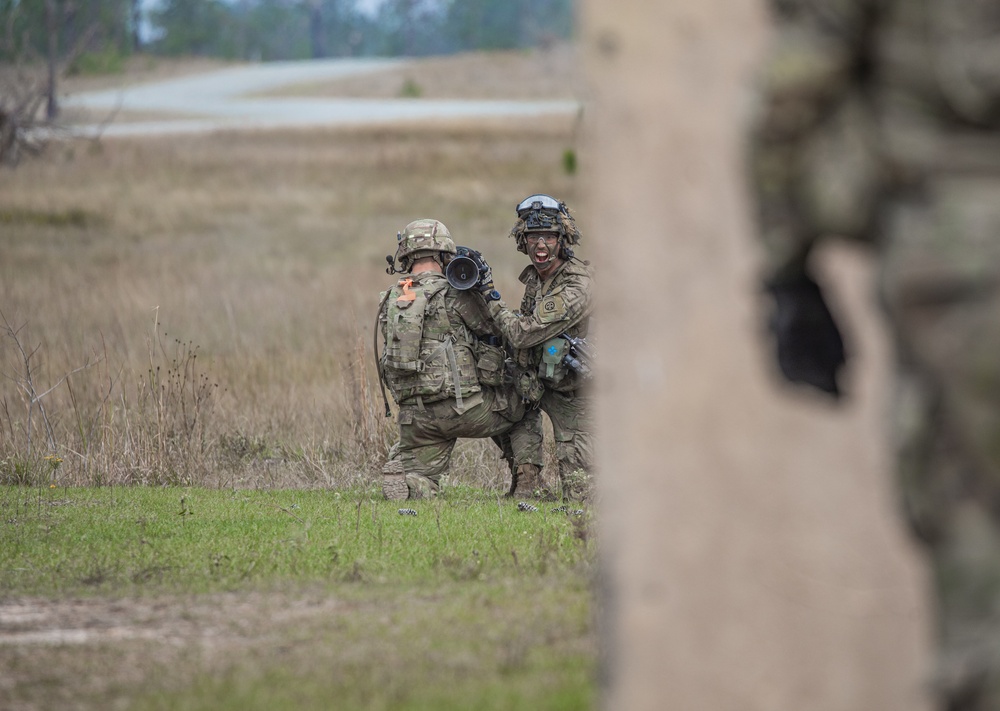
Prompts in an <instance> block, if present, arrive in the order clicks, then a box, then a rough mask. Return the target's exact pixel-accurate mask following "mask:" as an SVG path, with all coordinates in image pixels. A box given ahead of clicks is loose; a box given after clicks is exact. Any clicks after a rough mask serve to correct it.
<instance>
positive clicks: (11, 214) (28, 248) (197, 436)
mask: <svg viewBox="0 0 1000 711" xmlns="http://www.w3.org/2000/svg"><path fill="white" fill-rule="evenodd" d="M520 59H521V60H522V61H529V60H530V57H521V58H520ZM476 61H478V60H473V64H475V62H476ZM535 61H537V62H541V63H542V64H543V65H544V64H545V63H546V62H549V61H550V55H547V54H546V55H537V56H536V57H535ZM428 66H430V67H431V68H432V71H431V72H430V74H428V78H427V79H426V80H425V79H423V78H422V76H421V75H420V74H419V72H418V73H417V74H415V75H414V77H415V79H414V81H417V82H425V81H426V83H427V85H428V86H431V85H433V81H434V80H432V79H431V77H432V76H438V74H439V72H438V68H437V65H435V64H434V63H432V62H428ZM560 66H561V67H562V69H561V71H563V72H564V75H565V77H566V81H567V82H570V81H573V75H572V64H565V63H563V64H560ZM154 70H155V71H154ZM151 71H153V73H154V74H155V75H157V76H160V75H163V74H164V72H167V73H169V70H167V69H164V68H162V67H154V68H153V70H151ZM501 74H502V73H501ZM142 76H143V75H142V73H141V72H139V73H138V74H136V75H135V76H134V77H133V79H135V80H140V79H141V78H142ZM497 76H500V75H497ZM532 76H537V77H548V78H546V79H544V81H546V82H548V81H551V74H549V73H546V72H545V71H537V72H521V73H515V74H513V75H512V76H511V82H512V83H511V86H510V87H508V89H509V93H505V88H504V87H503V86H500V85H499V84H495V85H494V88H493V89H491V92H495V95H496V96H497V97H503V96H508V95H515V96H517V95H519V94H518V92H523V91H524V90H525V86H526V85H525V82H526V81H530V80H531V77H532ZM494 79H496V76H495V77H494ZM69 88H70V89H72V88H73V87H72V84H71V85H70V86H69ZM86 88H92V87H91V86H89V85H88V86H87V87H86ZM520 95H523V94H520ZM575 140H576V125H575V121H574V120H571V119H549V120H545V121H537V120H534V121H529V120H523V121H497V122H494V123H492V124H490V123H485V124H484V123H482V122H477V123H475V124H464V125H463V124H448V125H443V124H435V125H424V126H414V127H400V128H378V129H350V130H312V131H273V132H245V133H217V134H210V135H197V136H183V137H170V138H166V137H163V138H159V137H156V138H144V139H128V140H125V139H115V140H110V139H105V140H103V141H99V142H85V141H67V142H61V143H54V144H52V145H50V146H49V148H48V150H47V151H46V152H45V154H43V155H42V156H41V157H40V158H37V159H34V160H32V161H29V162H26V163H24V164H22V165H21V166H20V167H19V168H17V169H16V170H14V171H12V170H4V171H2V172H0V255H2V258H0V311H2V321H0V328H2V332H0V335H2V341H0V342H2V344H3V345H2V350H0V357H2V365H0V367H2V373H3V376H4V377H3V378H2V380H0V431H2V434H0V480H3V481H5V482H17V481H24V482H28V481H31V482H34V483H38V481H39V479H40V478H42V479H46V480H47V479H52V480H53V481H54V482H55V483H59V484H90V483H109V482H120V483H160V482H167V483H197V484H206V485H227V486H228V485H232V486H264V485H275V484H280V485H282V486H340V485H347V484H351V483H356V482H357V481H358V480H359V479H360V480H367V479H368V478H370V477H373V476H374V475H375V474H377V472H378V471H379V466H380V462H381V460H382V458H384V454H385V449H386V446H387V445H388V444H389V443H391V440H392V422H393V421H392V420H386V419H385V418H384V417H383V416H382V412H381V411H382V405H381V402H380V395H379V394H378V392H377V380H376V378H375V376H374V368H373V365H372V364H373V360H372V328H373V320H374V316H375V310H376V305H377V302H378V295H379V291H380V290H383V289H385V288H387V286H388V285H389V284H390V283H391V281H392V278H391V277H389V276H387V275H386V274H385V272H384V268H385V255H386V254H389V253H392V252H393V251H394V249H395V247H394V244H395V235H396V231H397V230H399V229H401V228H402V227H403V226H404V225H405V224H406V223H407V222H409V221H410V220H413V219H416V218H420V217H434V218H437V219H440V220H442V221H443V222H445V224H447V225H448V226H449V228H450V229H451V231H452V233H453V234H454V235H455V237H456V241H457V242H458V243H459V244H467V245H470V246H474V247H476V248H477V249H481V250H482V251H483V252H484V253H485V255H486V256H487V257H488V258H489V260H490V262H491V264H492V265H493V266H494V270H495V272H496V273H497V275H498V277H497V282H498V286H499V287H500V289H501V291H502V292H503V293H504V294H505V296H507V297H508V298H509V299H511V300H512V301H513V302H515V303H516V302H517V300H518V299H519V297H520V291H521V290H520V284H518V283H517V281H516V275H517V273H518V272H519V271H520V269H521V267H522V266H523V264H524V261H523V255H520V254H518V253H517V252H516V251H515V248H514V245H513V242H512V241H511V240H509V239H507V232H508V230H509V228H510V225H511V224H512V218H513V216H514V211H513V207H514V205H515V204H516V203H517V201H518V200H520V199H521V198H522V197H524V195H526V194H529V193H531V192H534V191H544V192H551V193H553V194H556V195H559V196H560V197H563V198H564V199H566V200H567V201H568V202H569V203H570V204H571V205H575V204H578V188H577V183H576V179H575V177H574V176H572V175H568V174H567V173H566V172H565V171H564V169H563V165H562V159H563V153H564V151H566V150H567V149H569V148H573V147H574V142H575ZM580 212H581V215H580V217H581V222H582V223H583V224H585V223H586V214H585V210H581V211H580ZM585 250H586V246H585V247H584V251H585ZM31 393H34V399H33V398H32V396H31ZM50 455H54V456H57V457H58V458H60V459H61V460H62V462H61V463H58V467H56V466H55V465H54V464H53V461H54V460H52V459H49V460H45V459H44V457H46V456H50ZM457 465H458V466H456V468H455V470H456V471H455V476H456V477H466V480H470V478H471V481H473V482H474V483H479V484H483V485H487V486H501V485H502V477H503V474H502V470H501V468H500V467H499V465H498V462H497V460H496V457H495V455H494V454H493V452H492V450H491V448H490V447H486V446H483V445H481V444H474V443H471V444H469V445H467V446H464V447H463V448H462V449H461V451H460V456H459V459H458V462H457Z"/></svg>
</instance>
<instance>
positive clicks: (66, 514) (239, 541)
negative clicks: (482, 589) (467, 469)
mask: <svg viewBox="0 0 1000 711" xmlns="http://www.w3.org/2000/svg"><path fill="white" fill-rule="evenodd" d="M404 505H405V507H406V508H410V509H413V510H415V511H416V512H417V515H416V516H409V515H401V514H399V513H398V511H399V509H400V508H402V507H403V506H404ZM554 507H555V504H551V505H548V506H547V507H546V506H545V505H543V506H541V507H540V508H539V511H538V512H537V513H525V512H521V511H518V510H517V507H516V504H514V503H513V502H510V501H506V500H501V499H498V498H497V497H496V496H491V495H490V494H489V493H487V492H483V491H481V490H476V489H471V488H467V487H459V488H453V489H450V490H448V492H447V494H446V495H444V496H442V497H440V498H438V499H436V500H429V501H406V502H402V504H401V503H400V502H391V501H385V500H383V499H382V496H381V493H380V492H379V491H378V490H377V489H372V490H348V491H325V490H324V491H316V490H294V491H292V490H270V491H229V490H212V489H199V488H170V487H156V488H154V487H108V488H79V489H61V488H27V487H9V486H8V487H3V488H0V519H2V528H0V540H2V546H0V570H3V571H5V572H4V575H3V577H2V579H0V592H2V593H6V594H28V595H67V594H73V595H79V594H88V593H92V592H115V593H117V594H124V593H130V594H136V593H140V592H143V591H147V590H151V591H154V592H156V591H166V592H171V593H178V592H183V593H204V592H218V591H229V590H239V589H243V588H247V587H259V586H262V585H263V586H267V585H273V584H277V583H283V582H288V581H293V582H300V583H312V582H329V581H335V582H336V581H345V582H368V583H375V584H382V583H391V584H396V583H406V584H428V583H439V582H441V581H447V580H477V581H490V580H496V579H502V578H504V577H505V576H512V575H513V576H530V575H545V574H546V573H548V572H550V571H553V570H555V571H558V570H574V569H575V568H577V567H579V566H586V565H589V563H590V560H591V550H590V543H589V541H588V538H589V534H588V528H587V526H588V522H587V515H586V514H585V515H584V516H575V517H574V516H567V515H565V514H564V513H561V512H556V513H552V509H553V508H554Z"/></svg>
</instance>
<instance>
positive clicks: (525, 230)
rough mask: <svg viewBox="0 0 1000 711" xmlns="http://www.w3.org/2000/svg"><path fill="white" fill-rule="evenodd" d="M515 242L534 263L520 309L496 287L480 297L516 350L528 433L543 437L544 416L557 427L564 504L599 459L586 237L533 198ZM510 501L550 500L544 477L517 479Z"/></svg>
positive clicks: (559, 207)
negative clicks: (582, 244)
mask: <svg viewBox="0 0 1000 711" xmlns="http://www.w3.org/2000/svg"><path fill="white" fill-rule="evenodd" d="M510 236H512V237H514V239H515V241H516V242H517V250H518V251H519V252H524V253H525V254H527V255H528V258H529V259H530V260H531V264H530V265H529V266H527V267H525V269H524V271H522V272H521V275H520V277H519V279H520V280H521V282H522V283H523V284H524V297H523V298H522V300H521V308H520V310H519V311H510V310H509V309H508V308H507V307H506V305H505V304H504V302H503V301H501V300H500V294H499V293H497V292H496V291H495V290H494V289H493V284H492V283H489V284H484V285H483V286H482V287H481V289H480V293H482V294H483V296H484V298H485V300H486V305H487V308H488V309H489V313H490V315H491V316H492V317H493V319H494V320H495V322H496V324H497V327H498V328H499V330H500V333H501V334H502V335H503V337H504V339H505V340H506V341H507V342H508V343H509V344H510V345H511V346H512V347H513V348H514V360H515V369H516V370H515V380H514V387H515V388H516V390H517V392H518V393H519V394H520V395H521V397H522V398H523V399H524V400H525V402H527V403H529V405H528V406H529V408H531V409H530V410H529V412H528V413H527V414H526V416H525V422H526V423H527V426H528V427H530V428H532V429H534V431H535V432H536V433H537V435H538V436H539V437H540V436H541V433H542V420H541V415H540V413H539V409H541V410H542V411H544V412H545V413H546V414H547V415H548V416H549V419H550V420H551V421H552V429H553V433H554V437H555V441H556V457H557V459H558V460H559V482H560V485H561V489H562V496H563V498H567V499H579V498H584V497H585V496H586V495H587V494H588V479H589V476H590V472H591V469H592V462H593V456H594V452H593V444H592V438H591V426H590V396H589V388H588V387H587V383H586V381H587V379H588V378H589V377H590V370H589V362H588V361H589V358H590V354H589V351H588V346H587V343H586V338H587V332H588V329H589V325H590V313H591V310H592V305H591V294H590V290H591V279H592V274H591V270H590V268H589V266H588V265H587V264H586V263H585V262H581V261H580V260H579V259H577V258H576V257H574V255H573V250H572V248H571V245H575V244H578V243H579V241H580V231H579V230H578V229H577V227H576V222H575V221H574V220H573V217H572V216H571V215H570V213H569V209H568V208H567V207H566V204H565V203H562V202H560V201H558V200H556V199H555V198H552V197H550V196H548V195H531V196H530V197H527V198H525V199H524V200H522V201H521V203H520V204H519V205H518V206H517V222H516V223H515V224H514V228H513V229H512V230H511V232H510ZM511 494H512V495H513V496H516V497H528V496H541V497H548V496H549V492H548V490H547V489H546V488H545V485H544V482H543V480H542V476H541V471H540V470H538V469H532V468H525V469H524V470H522V471H521V472H519V473H518V475H517V476H516V477H515V478H514V481H512V482H511Z"/></svg>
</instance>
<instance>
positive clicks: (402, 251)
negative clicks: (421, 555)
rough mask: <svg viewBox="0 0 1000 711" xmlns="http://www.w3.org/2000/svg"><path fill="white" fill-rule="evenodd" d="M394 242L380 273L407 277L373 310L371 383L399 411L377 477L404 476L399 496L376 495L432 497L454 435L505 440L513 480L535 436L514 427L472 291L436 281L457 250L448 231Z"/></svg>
mask: <svg viewBox="0 0 1000 711" xmlns="http://www.w3.org/2000/svg"><path fill="white" fill-rule="evenodd" d="M397 239H398V242H399V244H398V248H397V250H396V254H395V257H388V258H387V259H388V261H389V263H390V266H389V269H388V270H387V271H389V272H390V273H393V274H394V273H397V271H398V272H401V273H404V274H405V275H406V276H405V277H404V278H403V279H400V280H399V282H398V283H397V284H396V285H395V286H393V287H392V288H391V289H390V290H389V291H387V292H384V293H383V294H382V298H381V303H380V304H379V314H378V319H379V324H380V327H381V331H382V337H383V339H384V343H385V351H384V353H383V354H382V357H381V358H380V360H379V376H380V378H382V380H383V381H384V383H385V384H387V385H388V386H389V390H390V391H391V392H392V396H393V398H394V399H395V401H396V403H397V404H398V405H399V412H398V415H397V419H398V422H399V442H398V444H396V445H395V446H394V447H393V451H392V452H391V454H390V461H389V463H388V464H387V465H386V474H387V476H390V475H392V474H394V473H396V472H398V473H399V474H400V475H402V477H405V482H406V490H404V491H395V490H389V489H384V491H385V494H386V496H387V497H388V498H407V496H408V497H409V498H422V497H426V496H433V495H435V494H436V493H437V491H438V489H439V486H440V480H441V475H442V474H445V473H446V472H447V471H448V463H449V461H450V459H451V452H452V450H453V449H454V447H455V442H456V441H457V440H458V438H459V437H494V438H499V437H500V436H505V437H506V438H508V440H509V442H510V449H511V450H512V451H511V452H510V453H509V455H510V456H511V457H512V461H511V462H510V463H511V468H512V470H513V472H514V473H515V476H516V472H517V471H519V470H523V469H524V468H525V467H531V468H534V469H536V470H537V469H538V467H539V466H540V465H541V456H540V455H541V435H540V434H536V433H535V432H534V431H533V430H531V429H528V428H527V427H525V426H523V425H520V424H518V423H520V421H521V419H522V417H523V415H524V404H523V403H522V401H521V399H520V398H519V397H518V396H517V395H516V394H515V393H514V392H513V390H512V389H510V388H503V387H499V386H501V385H502V383H503V377H504V353H503V350H502V349H501V348H500V347H499V346H497V345H495V344H494V341H497V342H498V339H497V338H496V336H497V333H496V329H495V327H494V325H493V323H492V321H491V320H490V317H489V314H487V313H486V310H485V308H484V307H483V303H482V300H481V299H479V298H478V297H477V296H476V295H475V293H474V292H469V291H461V290H458V289H455V288H454V287H452V286H451V285H450V284H449V283H448V280H447V279H446V278H445V276H444V273H443V270H444V268H445V266H446V265H447V264H448V261H449V260H450V259H451V257H452V256H453V255H455V253H456V249H455V243H454V242H453V241H452V238H451V234H450V233H449V232H448V228H447V227H445V226H444V225H443V224H442V223H440V222H438V221H437V220H416V221H414V222H411V223H410V224H408V225H407V226H406V228H405V229H404V230H403V231H402V232H401V233H400V234H399V235H398V238H397ZM397 263H398V265H399V267H398V269H397V267H396V264H397ZM388 411H389V406H388V403H386V412H387V413H388Z"/></svg>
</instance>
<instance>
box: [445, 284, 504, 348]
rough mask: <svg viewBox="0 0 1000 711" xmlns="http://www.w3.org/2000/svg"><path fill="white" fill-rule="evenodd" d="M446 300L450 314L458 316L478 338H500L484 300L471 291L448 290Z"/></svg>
mask: <svg viewBox="0 0 1000 711" xmlns="http://www.w3.org/2000/svg"><path fill="white" fill-rule="evenodd" d="M445 299H446V300H447V302H448V308H449V310H450V312H451V313H456V314H458V316H459V318H461V319H462V322H463V323H464V324H465V325H466V327H467V328H468V329H469V330H470V331H472V333H474V334H475V335H476V336H478V337H483V336H497V337H499V336H500V330H499V329H498V328H497V326H496V324H495V323H494V322H493V318H492V317H491V316H490V313H489V311H487V310H486V306H485V304H483V300H482V299H480V298H479V297H478V296H477V295H476V294H474V293H473V292H472V291H471V290H469V291H459V290H458V289H453V288H452V289H448V292H447V294H446V295H445Z"/></svg>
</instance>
